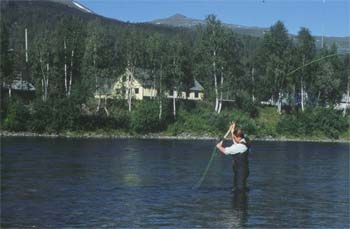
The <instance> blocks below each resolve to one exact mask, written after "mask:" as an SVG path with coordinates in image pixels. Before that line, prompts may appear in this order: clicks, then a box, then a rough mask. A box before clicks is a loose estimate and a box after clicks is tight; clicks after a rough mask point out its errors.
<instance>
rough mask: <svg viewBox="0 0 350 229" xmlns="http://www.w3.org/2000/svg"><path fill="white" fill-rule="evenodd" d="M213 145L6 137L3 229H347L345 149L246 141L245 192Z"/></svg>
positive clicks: (347, 160) (2, 177) (2, 208)
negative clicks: (234, 184)
mask: <svg viewBox="0 0 350 229" xmlns="http://www.w3.org/2000/svg"><path fill="white" fill-rule="evenodd" d="M214 143H215V142H213V141H169V140H168V141H167V140H102V139H89V140H84V139H45V138H4V139H2V146H1V147H2V152H1V156H2V158H1V182H2V183H1V198H2V199H1V200H2V204H1V227H2V228H6V227H11V228H23V227H39V228H48V227H53V228H60V227H73V228H75V227H89V228H95V227H96V228H100V227H109V228H111V227H112V228H113V227H128V228H135V227H136V228H137V227H151V228H154V227H178V228H184V227H185V228H195V227H203V228H241V227H249V228H250V227H255V228H256V227H258V228H270V227H277V228H285V227H316V228H319V227H323V228H328V227H337V228H347V227H348V226H349V223H350V222H349V153H348V152H349V145H348V144H330V143H301V142H299V143H291V142H281V143H279V142H253V152H252V153H251V154H250V175H249V178H248V185H249V187H250V191H249V192H247V193H234V194H232V193H231V188H232V176H233V174H232V168H231V159H230V157H227V156H224V155H221V154H218V155H217V156H216V157H215V159H214V161H213V163H212V166H211V168H210V169H209V171H208V173H207V176H206V179H205V180H204V182H203V184H202V186H201V188H199V189H194V188H192V187H193V186H194V184H196V183H197V182H198V180H199V179H200V176H201V174H202V172H203V170H204V169H205V166H206V165H207V163H208V160H209V158H210V156H211V153H212V148H213V144H214Z"/></svg>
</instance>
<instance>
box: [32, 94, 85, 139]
mask: <svg viewBox="0 0 350 229" xmlns="http://www.w3.org/2000/svg"><path fill="white" fill-rule="evenodd" d="M79 115H80V109H79V105H77V104H76V103H75V102H74V99H71V98H63V99H62V98H61V99H57V98H55V99H50V100H48V101H46V102H43V101H41V100H37V101H36V102H35V103H34V113H33V119H32V122H31V125H30V126H31V129H32V130H33V131H36V132H43V131H47V132H55V133H59V132H60V131H62V130H74V129H77V128H78V126H77V123H78V118H79Z"/></svg>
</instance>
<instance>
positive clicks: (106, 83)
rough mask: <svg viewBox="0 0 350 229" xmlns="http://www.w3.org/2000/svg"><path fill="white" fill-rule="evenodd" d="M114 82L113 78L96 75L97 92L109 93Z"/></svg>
mask: <svg viewBox="0 0 350 229" xmlns="http://www.w3.org/2000/svg"><path fill="white" fill-rule="evenodd" d="M114 82H115V79H112V78H106V77H98V78H97V87H98V88H97V93H101V94H111V93H112V86H113V83H114Z"/></svg>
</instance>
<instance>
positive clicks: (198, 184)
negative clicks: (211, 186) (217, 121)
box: [193, 146, 216, 188]
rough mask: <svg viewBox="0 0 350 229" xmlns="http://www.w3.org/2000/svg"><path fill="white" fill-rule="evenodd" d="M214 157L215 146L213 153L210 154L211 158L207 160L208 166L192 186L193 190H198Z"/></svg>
mask: <svg viewBox="0 0 350 229" xmlns="http://www.w3.org/2000/svg"><path fill="white" fill-rule="evenodd" d="M215 155H216V146H214V149H213V152H212V153H211V157H210V159H209V162H208V164H207V167H206V168H205V170H204V172H203V174H202V177H201V179H199V181H198V182H197V183H196V184H195V185H194V186H193V188H199V187H200V186H201V185H202V183H203V181H204V179H205V177H206V176H207V173H208V170H209V168H210V166H211V164H212V162H213V161H214V157H215Z"/></svg>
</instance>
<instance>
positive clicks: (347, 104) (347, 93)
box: [343, 76, 350, 117]
mask: <svg viewBox="0 0 350 229" xmlns="http://www.w3.org/2000/svg"><path fill="white" fill-rule="evenodd" d="M349 79H350V76H349V77H348V88H347V92H346V104H345V108H344V111H343V117H345V115H346V111H347V109H348V106H349V105H350V104H349V102H350V101H349V96H350V80H349Z"/></svg>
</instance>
